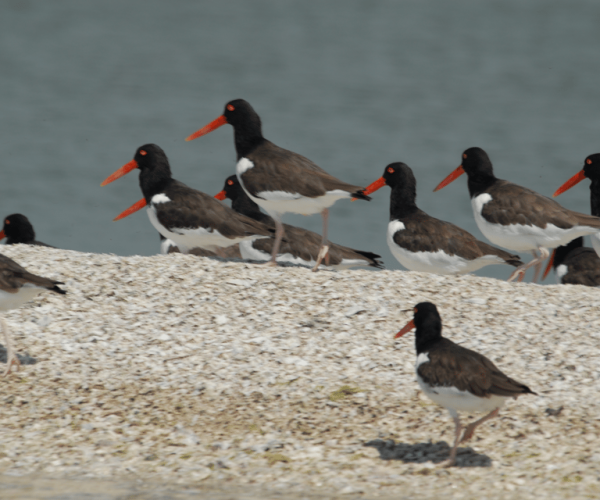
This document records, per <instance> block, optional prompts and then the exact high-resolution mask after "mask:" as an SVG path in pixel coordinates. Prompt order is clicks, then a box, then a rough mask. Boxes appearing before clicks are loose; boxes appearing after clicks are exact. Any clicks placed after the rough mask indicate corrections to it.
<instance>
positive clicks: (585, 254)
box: [544, 236, 600, 286]
mask: <svg viewBox="0 0 600 500" xmlns="http://www.w3.org/2000/svg"><path fill="white" fill-rule="evenodd" d="M552 268H554V272H555V273H556V281H557V282H558V283H562V284H563V285H585V286H600V257H598V255H597V253H596V251H595V250H594V249H593V248H589V247H584V246H583V237H582V236H580V237H579V238H575V239H574V240H573V241H570V242H569V243H568V244H567V245H563V246H560V247H558V248H555V249H554V251H553V252H552V255H550V259H549V260H548V265H547V266H546V270H545V271H544V279H546V276H547V275H548V273H549V272H550V269H552Z"/></svg>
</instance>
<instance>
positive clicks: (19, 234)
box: [2, 214, 35, 244]
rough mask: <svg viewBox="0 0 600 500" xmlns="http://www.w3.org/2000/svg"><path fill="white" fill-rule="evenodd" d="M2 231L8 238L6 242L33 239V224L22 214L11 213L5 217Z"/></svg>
mask: <svg viewBox="0 0 600 500" xmlns="http://www.w3.org/2000/svg"><path fill="white" fill-rule="evenodd" d="M2 232H3V233H4V235H5V236H6V237H7V238H8V239H7V242H8V244H13V243H28V242H31V241H33V240H35V232H34V230H33V226H32V225H31V222H29V219H28V218H27V217H25V216H24V215H22V214H11V215H9V216H8V217H5V218H4V227H3V228H2Z"/></svg>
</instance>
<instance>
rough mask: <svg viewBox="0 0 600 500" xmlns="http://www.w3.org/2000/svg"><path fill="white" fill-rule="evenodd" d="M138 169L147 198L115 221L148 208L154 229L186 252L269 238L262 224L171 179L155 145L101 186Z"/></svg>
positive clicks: (137, 154)
mask: <svg viewBox="0 0 600 500" xmlns="http://www.w3.org/2000/svg"><path fill="white" fill-rule="evenodd" d="M134 168H139V169H140V187H141V189H142V193H143V194H144V199H142V200H140V201H138V202H137V203H135V204H134V205H132V206H131V207H130V208H128V209H127V210H125V211H124V212H122V213H121V214H120V215H119V216H117V217H116V218H115V220H118V219H122V218H124V217H127V216H128V215H130V214H132V213H134V212H136V211H138V210H140V209H141V208H143V207H144V206H147V207H148V209H147V212H148V218H149V219H150V222H151V223H152V225H153V226H154V227H155V228H156V230H157V231H158V232H159V233H160V234H162V235H163V236H164V237H165V238H168V239H170V240H172V241H173V242H174V243H175V244H176V245H177V247H178V248H179V250H180V251H181V252H182V253H188V252H189V251H190V250H191V249H192V248H196V247H199V248H204V249H206V250H210V251H211V252H216V253H219V252H220V250H219V249H220V248H222V247H228V246H231V245H235V244H236V243H239V242H240V241H244V240H246V239H254V238H258V237H261V236H270V235H271V234H272V231H269V229H268V228H267V227H265V226H264V225H263V224H261V223H260V222H257V221H255V220H253V219H251V218H250V217H246V216H244V215H241V214H238V213H237V212H236V211H235V210H232V209H231V208H229V207H228V206H226V205H223V204H222V203H219V202H218V201H217V200H215V199H214V198H213V197H212V196H208V195H207V194H204V193H202V192H200V191H196V190H195V189H192V188H190V187H188V186H186V185H185V184H183V183H181V182H179V181H176V180H175V179H173V178H172V177H171V167H170V166H169V160H168V159H167V156H166V155H165V152H164V151H163V150H162V149H161V148H160V147H158V146H157V145H156V144H146V145H144V146H141V147H139V148H138V149H137V151H136V152H135V156H134V159H133V160H131V161H130V162H129V163H127V164H125V165H123V167H121V168H120V169H119V170H117V171H116V172H115V173H114V174H112V175H110V176H109V177H108V178H107V179H106V180H105V181H104V182H103V183H102V184H101V185H102V186H105V185H106V184H109V183H110V182H112V181H114V180H116V179H118V178H119V177H122V176H124V175H125V174H127V173H128V172H131V171H132V170H133V169H134Z"/></svg>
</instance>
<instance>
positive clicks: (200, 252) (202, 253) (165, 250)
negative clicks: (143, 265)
mask: <svg viewBox="0 0 600 500" xmlns="http://www.w3.org/2000/svg"><path fill="white" fill-rule="evenodd" d="M159 236H160V253H161V254H169V253H181V251H180V250H179V248H178V247H177V245H176V244H175V242H174V241H172V240H169V239H167V238H165V237H164V236H163V235H162V234H160V233H159ZM268 239H272V238H268ZM188 253H190V254H191V255H196V256H198V257H225V258H229V259H241V258H242V255H241V254H240V244H239V243H238V244H237V245H231V246H230V247H225V248H221V249H220V251H219V253H220V254H221V255H217V254H216V253H215V252H211V251H210V250H205V249H204V248H192V249H191V250H190V251H189V252H188Z"/></svg>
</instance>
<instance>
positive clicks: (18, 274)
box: [0, 255, 67, 376]
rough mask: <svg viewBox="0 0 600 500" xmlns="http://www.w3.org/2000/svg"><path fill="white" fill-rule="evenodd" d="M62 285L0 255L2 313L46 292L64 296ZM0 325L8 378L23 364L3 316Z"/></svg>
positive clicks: (0, 307) (0, 318)
mask: <svg viewBox="0 0 600 500" xmlns="http://www.w3.org/2000/svg"><path fill="white" fill-rule="evenodd" d="M62 284H63V283H62V282H60V281H54V280H51V279H49V278H44V277H42V276H37V275H35V274H32V273H30V272H29V271H27V270H26V269H24V268H23V267H21V266H20V265H19V264H17V263H16V262H15V261H14V260H12V259H10V258H8V257H6V256H5V255H0V311H8V310H10V309H16V308H18V307H21V306H22V305H23V304H24V303H25V302H28V301H29V300H31V299H33V298H34V297H36V296H37V295H38V294H39V293H41V292H43V291H44V290H48V291H50V292H54V293H58V294H63V295H64V294H65V293H67V292H66V291H65V290H62V289H61V288H59V287H58V286H57V285H62ZM0 324H1V325H2V331H3V332H4V342H5V346H4V347H5V348H6V370H5V371H4V373H3V376H6V375H8V374H9V373H10V372H11V368H12V366H13V365H14V366H16V369H17V370H18V369H19V366H20V365H21V362H20V361H19V358H17V355H16V353H15V351H14V349H13V347H12V343H11V340H10V334H9V331H8V325H7V324H6V320H5V319H4V318H3V317H1V316H0Z"/></svg>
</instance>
